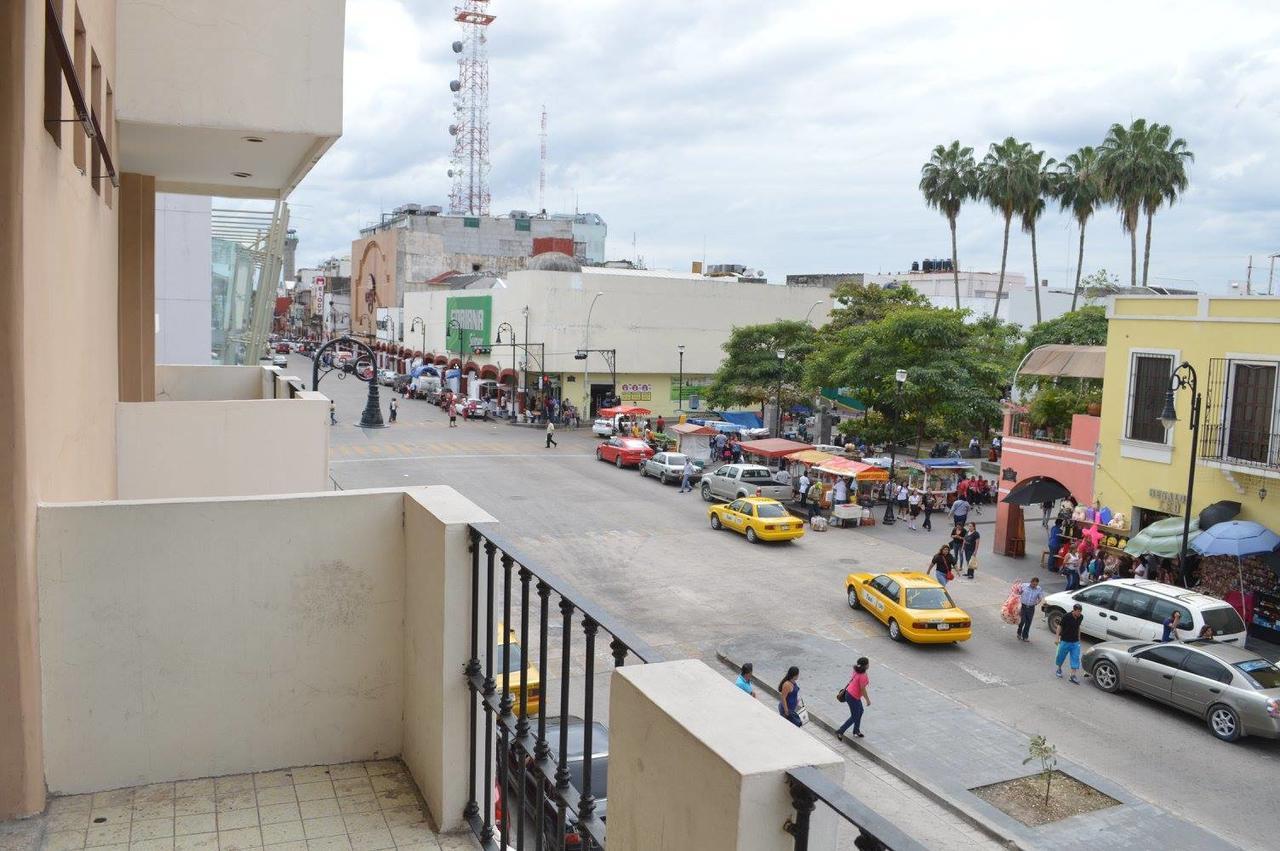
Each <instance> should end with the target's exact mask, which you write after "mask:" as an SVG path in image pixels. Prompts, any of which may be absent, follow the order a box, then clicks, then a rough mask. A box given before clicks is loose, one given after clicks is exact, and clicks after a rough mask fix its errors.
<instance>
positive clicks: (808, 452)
mask: <svg viewBox="0 0 1280 851" xmlns="http://www.w3.org/2000/svg"><path fill="white" fill-rule="evenodd" d="M835 457H836V456H835V455H832V454H831V453H830V452H823V451H822V450H821V449H801V450H800V451H799V452H792V453H791V454H790V455H788V456H787V460H788V461H799V462H800V463H801V464H822V463H824V462H826V461H830V460H832V459H833V458H835Z"/></svg>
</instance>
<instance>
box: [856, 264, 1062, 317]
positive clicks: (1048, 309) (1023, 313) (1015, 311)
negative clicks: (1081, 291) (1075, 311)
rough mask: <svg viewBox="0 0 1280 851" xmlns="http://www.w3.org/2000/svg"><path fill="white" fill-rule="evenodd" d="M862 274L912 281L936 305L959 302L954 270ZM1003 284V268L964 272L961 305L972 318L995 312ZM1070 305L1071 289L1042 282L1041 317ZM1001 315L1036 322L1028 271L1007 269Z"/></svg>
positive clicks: (884, 281)
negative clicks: (1001, 269) (957, 300)
mask: <svg viewBox="0 0 1280 851" xmlns="http://www.w3.org/2000/svg"><path fill="white" fill-rule="evenodd" d="M850 277H858V276H850ZM860 277H861V278H862V280H863V281H864V282H865V283H868V284H876V285H879V286H892V285H895V284H898V285H901V284H909V285H910V286H911V287H912V289H914V290H915V291H916V292H918V293H920V294H921V295H923V296H924V297H925V298H927V299H929V303H930V304H932V305H933V306H934V307H941V308H954V307H955V306H956V285H955V277H954V276H953V274H952V273H951V272H895V273H892V274H874V275H872V274H865V275H861V276H860ZM999 288H1000V273H999V272H973V271H969V272H964V271H962V272H960V307H961V308H963V309H966V310H969V311H970V321H976V320H978V319H979V318H981V317H984V316H990V315H991V312H992V309H993V308H994V307H995V304H996V293H997V292H998V290H999ZM1070 309H1071V292H1070V290H1058V289H1053V290H1051V289H1049V287H1048V284H1047V282H1043V281H1042V282H1041V286H1040V319H1041V321H1047V320H1049V319H1055V318H1057V317H1059V316H1061V315H1063V314H1064V313H1066V312H1068V311H1069V310H1070ZM999 316H1000V318H1001V319H1004V320H1006V321H1008V322H1013V323H1016V324H1018V325H1021V326H1022V327H1024V328H1029V327H1031V326H1032V325H1034V324H1036V294H1035V289H1034V287H1033V286H1032V285H1031V282H1029V281H1028V280H1027V276H1026V275H1024V274H1022V273H1020V272H1005V275H1004V292H1003V293H1001V295H1000V311H999Z"/></svg>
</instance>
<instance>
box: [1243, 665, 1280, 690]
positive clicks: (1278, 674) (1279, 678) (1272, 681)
mask: <svg viewBox="0 0 1280 851" xmlns="http://www.w3.org/2000/svg"><path fill="white" fill-rule="evenodd" d="M1236 670H1237V671H1240V672H1241V673H1242V674H1244V676H1245V679H1247V680H1248V681H1249V682H1251V683H1253V685H1254V687H1255V688H1264V689H1266V688H1280V668H1277V667H1276V666H1275V665H1273V664H1272V663H1270V662H1268V661H1267V660H1266V659H1247V660H1245V661H1244V662H1237V663H1236Z"/></svg>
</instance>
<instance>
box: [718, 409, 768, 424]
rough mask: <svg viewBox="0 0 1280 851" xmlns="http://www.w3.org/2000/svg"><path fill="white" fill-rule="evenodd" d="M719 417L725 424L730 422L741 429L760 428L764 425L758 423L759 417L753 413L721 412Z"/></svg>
mask: <svg viewBox="0 0 1280 851" xmlns="http://www.w3.org/2000/svg"><path fill="white" fill-rule="evenodd" d="M720 416H721V418H722V419H724V420H725V422H730V423H733V424H734V425H736V426H742V427H743V428H761V427H763V426H764V423H762V422H760V415H759V414H757V413H755V412H754V411H722V412H721V414H720Z"/></svg>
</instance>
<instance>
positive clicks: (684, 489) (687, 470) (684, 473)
mask: <svg viewBox="0 0 1280 851" xmlns="http://www.w3.org/2000/svg"><path fill="white" fill-rule="evenodd" d="M695 472H697V468H696V467H694V466H693V459H692V458H690V457H689V456H688V455H686V456H684V468H683V469H682V470H681V471H680V491H679V492H680V493H688V492H689V491H691V490H693V485H691V484H689V480H690V479H692V478H693V474H694V473H695Z"/></svg>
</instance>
